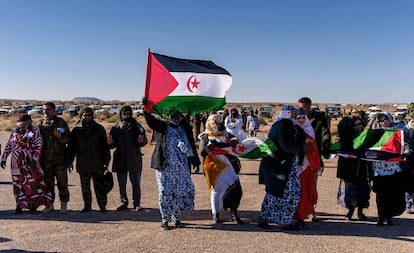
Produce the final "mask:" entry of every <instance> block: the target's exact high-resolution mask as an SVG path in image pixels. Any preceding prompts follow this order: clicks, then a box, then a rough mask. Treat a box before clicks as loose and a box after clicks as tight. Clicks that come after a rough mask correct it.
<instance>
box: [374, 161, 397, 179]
mask: <svg viewBox="0 0 414 253" xmlns="http://www.w3.org/2000/svg"><path fill="white" fill-rule="evenodd" d="M372 168H373V169H374V176H390V175H393V174H395V173H397V172H401V167H400V163H399V162H387V161H374V162H373V163H372Z"/></svg>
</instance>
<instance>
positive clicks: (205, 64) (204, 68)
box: [152, 53, 231, 76]
mask: <svg viewBox="0 0 414 253" xmlns="http://www.w3.org/2000/svg"><path fill="white" fill-rule="evenodd" d="M152 55H153V56H154V57H155V58H157V60H158V61H159V62H160V63H161V64H162V65H163V66H164V67H165V68H166V69H168V71H170V72H192V73H210V74H225V75H229V76H231V75H230V73H229V72H228V71H227V70H225V69H224V68H222V67H220V66H217V65H216V64H214V62H212V61H203V60H188V59H180V58H174V57H170V56H166V55H161V54H156V53H152Z"/></svg>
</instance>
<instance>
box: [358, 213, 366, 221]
mask: <svg viewBox="0 0 414 253" xmlns="http://www.w3.org/2000/svg"><path fill="white" fill-rule="evenodd" d="M358 220H368V217H367V216H366V215H365V214H363V213H358Z"/></svg>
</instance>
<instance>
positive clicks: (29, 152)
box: [1, 114, 52, 214]
mask: <svg viewBox="0 0 414 253" xmlns="http://www.w3.org/2000/svg"><path fill="white" fill-rule="evenodd" d="M41 149H42V137H41V135H40V131H39V128H37V127H36V126H33V125H32V119H31V117H30V116H29V115H27V114H19V115H18V116H17V127H16V128H15V129H14V130H13V131H12V132H11V134H10V137H9V140H8V141H7V144H6V147H5V149H4V152H3V155H2V156H1V167H2V168H3V169H5V168H6V160H7V157H8V156H9V155H11V159H10V161H11V163H10V168H11V174H12V180H13V192H14V195H15V197H16V211H15V213H16V214H20V213H22V209H29V210H30V212H32V213H33V212H36V209H37V208H38V207H39V206H41V205H45V206H46V207H48V205H49V204H50V201H51V200H52V196H51V194H50V191H49V190H48V189H47V186H46V184H45V182H44V178H43V170H42V168H41V167H40V164H39V157H40V152H41Z"/></svg>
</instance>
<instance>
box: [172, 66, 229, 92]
mask: <svg viewBox="0 0 414 253" xmlns="http://www.w3.org/2000/svg"><path fill="white" fill-rule="evenodd" d="M171 75H172V76H174V78H175V79H176V80H177V82H178V86H177V88H176V89H175V90H174V91H173V92H172V93H170V95H169V96H206V97H217V98H224V97H225V94H226V92H227V90H228V89H229V88H230V86H231V83H232V81H233V79H232V77H231V76H229V75H224V74H204V73H191V72H171ZM189 82H190V83H189ZM191 82H194V84H193V83H191ZM195 82H196V83H197V84H195ZM196 86H197V87H196ZM191 91H192V92H191Z"/></svg>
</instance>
